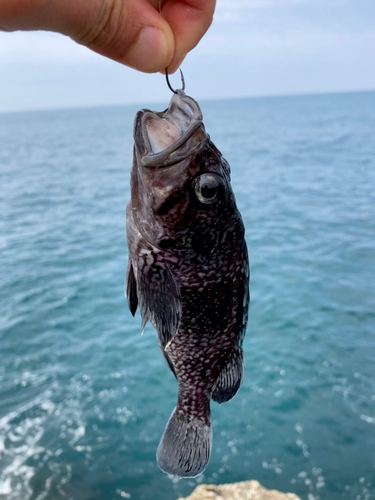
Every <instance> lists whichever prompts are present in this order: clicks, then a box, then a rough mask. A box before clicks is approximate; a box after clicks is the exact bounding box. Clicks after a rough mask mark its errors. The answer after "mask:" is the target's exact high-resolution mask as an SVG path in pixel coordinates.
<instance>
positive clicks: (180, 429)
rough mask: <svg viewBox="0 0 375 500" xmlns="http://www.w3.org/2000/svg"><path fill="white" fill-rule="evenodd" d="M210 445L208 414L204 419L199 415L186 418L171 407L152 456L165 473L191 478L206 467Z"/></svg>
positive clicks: (210, 434)
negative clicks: (171, 410) (171, 411)
mask: <svg viewBox="0 0 375 500" xmlns="http://www.w3.org/2000/svg"><path fill="white" fill-rule="evenodd" d="M211 448H212V428H211V415H209V418H208V420H206V419H203V418H199V417H195V418H193V419H190V420H189V419H187V418H186V416H185V415H183V414H181V412H177V411H176V409H174V411H173V413H172V415H171V418H170V419H169V422H168V424H167V427H166V428H165V431H164V434H163V437H162V438H161V441H160V444H159V447H158V451H157V454H156V458H157V461H158V465H159V467H160V469H161V470H162V471H163V472H166V473H167V474H174V475H176V476H179V477H195V476H198V474H200V473H201V472H203V471H204V469H205V468H206V467H207V464H208V462H209V460H210V455H211Z"/></svg>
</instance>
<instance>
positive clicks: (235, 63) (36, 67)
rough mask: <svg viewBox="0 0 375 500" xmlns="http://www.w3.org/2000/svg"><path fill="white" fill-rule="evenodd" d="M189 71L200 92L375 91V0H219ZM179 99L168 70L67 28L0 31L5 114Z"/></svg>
mask: <svg viewBox="0 0 375 500" xmlns="http://www.w3.org/2000/svg"><path fill="white" fill-rule="evenodd" d="M182 70H183V72H184V75H185V80H186V92H187V93H188V94H190V95H192V96H194V98H196V99H218V98H236V97H245V96H251V97H253V96H254V97H255V96H265V95H288V94H305V93H322V92H345V91H358V90H375V0H217V9H216V13H215V16H214V22H213V24H212V26H211V28H210V29H209V31H208V33H207V34H206V36H205V37H204V38H203V39H202V41H201V42H200V44H199V45H198V46H197V47H196V48H195V49H194V50H193V51H192V52H191V53H190V54H189V55H188V56H187V58H186V60H185V61H184V62H183V65H182ZM171 80H172V84H173V85H174V86H176V87H178V86H179V79H178V77H177V76H172V77H171ZM169 97H170V91H169V90H168V88H167V86H166V84H165V80H164V77H163V76H162V75H160V74H156V75H148V74H142V73H138V72H136V71H134V70H132V69H129V68H126V67H125V66H122V65H120V64H118V63H115V62H112V61H109V60H107V59H105V58H104V57H102V56H99V55H97V54H95V53H93V52H91V51H90V50H88V49H86V48H85V47H82V46H80V45H77V44H75V43H74V42H73V41H72V40H70V39H69V38H67V37H64V36H62V35H59V34H56V33H47V32H33V33H30V32H16V33H3V32H0V112H4V111H21V110H31V109H46V108H47V109H48V108H66V107H86V106H103V105H117V104H130V103H134V104H135V103H137V104H138V103H139V104H141V105H144V104H145V103H148V102H166V101H168V99H169Z"/></svg>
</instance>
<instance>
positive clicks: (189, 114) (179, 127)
mask: <svg viewBox="0 0 375 500" xmlns="http://www.w3.org/2000/svg"><path fill="white" fill-rule="evenodd" d="M198 130H200V133H198V134H196V132H197V131H198ZM208 138H209V137H208V135H207V133H206V131H205V129H204V125H203V116H202V111H201V109H200V107H199V105H198V103H197V102H196V101H195V100H194V99H192V98H191V97H189V96H187V95H186V94H185V92H183V91H182V90H178V91H177V93H176V94H174V95H173V97H172V99H171V101H170V103H169V107H168V108H167V109H166V110H165V111H162V112H154V111H151V110H149V109H142V110H141V111H139V112H138V113H137V116H136V117H135V122H134V141H135V148H136V151H137V153H138V156H139V160H140V164H141V165H142V167H144V168H146V169H155V168H164V167H169V166H171V165H174V164H176V163H179V162H180V161H182V160H184V159H185V158H187V157H188V156H190V155H191V154H192V153H194V152H195V151H196V150H197V149H198V148H199V147H200V146H201V144H202V140H204V139H208ZM189 139H192V140H191V141H189Z"/></svg>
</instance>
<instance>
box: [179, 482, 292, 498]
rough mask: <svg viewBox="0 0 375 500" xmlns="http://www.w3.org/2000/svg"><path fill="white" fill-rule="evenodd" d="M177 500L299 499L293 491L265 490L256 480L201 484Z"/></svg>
mask: <svg viewBox="0 0 375 500" xmlns="http://www.w3.org/2000/svg"><path fill="white" fill-rule="evenodd" d="M179 500H301V499H300V497H298V496H297V495H295V494H294V493H281V492H280V491H276V490H266V488H263V486H262V485H261V484H260V483H258V481H243V482H241V483H233V484H222V485H221V486H215V485H211V484H207V485H205V484H202V485H200V486H198V487H197V488H195V490H194V491H193V493H192V494H191V495H190V496H188V497H186V498H179Z"/></svg>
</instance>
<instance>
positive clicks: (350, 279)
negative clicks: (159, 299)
mask: <svg viewBox="0 0 375 500" xmlns="http://www.w3.org/2000/svg"><path fill="white" fill-rule="evenodd" d="M200 104H201V108H202V110H203V114H204V121H205V125H206V129H207V131H208V132H209V133H210V135H211V139H212V140H213V142H214V143H215V144H216V145H217V147H218V148H219V149H220V150H221V151H222V153H223V155H224V156H225V157H226V158H227V160H228V161H229V163H230V165H231V169H232V185H233V190H234V192H235V195H236V199H237V204H238V207H239V210H240V211H241V213H242V217H243V220H244V223H245V227H246V240H247V244H248V248H249V257H250V265H251V305H250V315H249V324H248V328H247V334H246V338H245V342H244V352H245V360H246V375H245V380H244V383H243V385H242V388H241V390H240V391H239V393H238V394H237V396H236V397H235V398H234V399H233V400H232V401H230V402H229V403H227V404H224V405H222V406H218V405H217V404H216V403H212V412H213V431H214V444H213V450H212V458H211V461H210V464H209V466H208V467H207V469H206V471H205V472H204V474H202V475H201V476H199V477H197V478H195V479H183V480H178V479H176V478H173V477H170V476H168V475H166V474H164V473H162V472H161V471H160V470H159V469H158V467H157V464H156V460H155V453H156V449H157V446H158V442H159V439H160V437H161V435H162V433H163V430H164V427H165V425H166V422H167V421H168V418H169V416H170V414H171V412H172V410H173V408H174V406H175V404H176V397H177V383H176V381H175V379H174V377H173V375H172V373H171V372H170V370H169V368H168V367H167V365H166V363H165V361H164V359H163V356H162V354H161V352H160V350H159V347H158V342H157V338H156V334H155V332H154V330H153V328H152V327H151V326H147V328H146V330H145V332H144V334H143V335H141V328H140V327H141V320H140V317H139V314H138V313H137V315H136V317H135V318H133V317H132V316H131V314H130V312H129V310H128V308H127V304H126V300H125V297H124V281H125V274H126V267H127V255H128V251H127V246H126V236H125V223H126V221H125V209H126V204H127V202H128V200H129V197H130V191H129V176H130V169H131V165H132V152H133V138H132V127H133V120H134V115H135V113H136V111H137V109H138V108H139V107H151V109H155V110H159V111H160V110H163V109H165V108H166V107H167V105H168V103H167V102H165V103H159V104H154V105H152V104H148V103H144V105H143V106H118V107H107V108H90V109H71V110H57V111H50V110H47V111H35V112H18V113H7V114H1V115H0V180H1V183H0V214H1V216H0V500H44V499H46V500H68V499H73V500H121V499H133V500H176V499H177V498H178V497H183V496H188V495H189V494H190V493H191V492H192V491H193V489H194V488H195V487H196V486H197V485H198V484H201V483H208V484H222V483H231V482H236V481H245V480H251V479H256V480H258V481H260V483H261V484H262V485H263V486H265V487H266V488H269V489H277V490H280V491H283V492H293V493H296V494H297V495H299V496H300V497H301V499H302V500H373V499H375V92H363V93H347V94H327V95H311V96H294V97H269V98H258V99H238V100H221V101H206V102H201V103H200Z"/></svg>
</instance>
